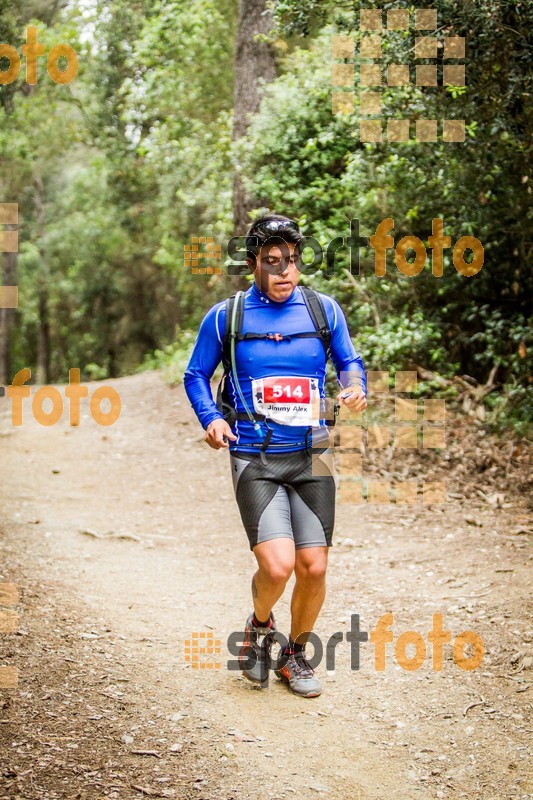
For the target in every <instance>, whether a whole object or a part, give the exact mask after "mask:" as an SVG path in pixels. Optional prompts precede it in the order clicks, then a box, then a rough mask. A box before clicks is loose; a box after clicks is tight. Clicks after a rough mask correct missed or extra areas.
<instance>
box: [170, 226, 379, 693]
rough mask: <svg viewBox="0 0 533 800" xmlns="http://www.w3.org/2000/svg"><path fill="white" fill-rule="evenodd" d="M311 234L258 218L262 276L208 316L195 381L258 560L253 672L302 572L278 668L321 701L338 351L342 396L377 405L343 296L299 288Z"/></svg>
mask: <svg viewBox="0 0 533 800" xmlns="http://www.w3.org/2000/svg"><path fill="white" fill-rule="evenodd" d="M302 239H303V237H302V234H301V233H300V229H299V227H298V225H297V223H296V222H294V221H293V220H290V219H288V218H287V217H283V216H279V215H275V214H269V215H267V216H263V217H261V218H259V219H257V220H256V221H255V222H254V223H253V225H252V226H251V227H250V229H249V231H248V233H247V234H246V240H245V241H246V251H247V263H248V265H249V267H250V270H251V271H252V272H253V276H254V283H253V284H252V286H251V288H250V289H248V291H246V292H245V293H244V296H243V305H242V306H241V307H240V310H239V308H236V304H237V300H238V298H235V299H234V300H232V301H229V302H231V303H232V305H231V306H228V301H223V302H221V303H217V304H216V305H214V306H213V307H212V308H211V309H210V310H209V311H208V313H207V314H206V316H205V318H204V320H203V322H202V324H201V327H200V331H199V334H198V338H197V341H196V344H195V347H194V350H193V353H192V356H191V359H190V361H189V364H188V367H187V369H186V371H185V378H184V384H185V390H186V392H187V395H188V397H189V400H190V402H191V405H192V407H193V409H194V411H195V413H196V415H197V417H198V419H199V421H200V423H201V425H202V426H203V428H204V429H205V431H206V434H205V441H206V442H207V444H208V445H209V446H210V447H212V448H214V449H215V450H218V449H220V448H228V447H229V451H230V464H231V470H232V478H233V485H234V490H235V496H236V500H237V503H238V506H239V510H240V514H241V518H242V522H243V525H244V527H245V529H246V533H247V535H248V539H249V542H250V548H251V550H252V551H253V553H254V556H255V558H256V559H257V565H258V568H257V571H256V572H255V574H254V576H253V578H252V601H253V613H251V614H250V616H249V617H248V619H247V621H246V626H245V639H244V642H243V649H242V650H241V655H240V658H239V663H240V666H241V668H242V671H243V673H244V675H245V676H246V677H247V678H248V679H249V680H251V681H255V682H257V683H264V681H265V664H264V661H265V652H264V648H263V647H262V645H261V644H260V642H264V641H265V638H264V637H268V638H267V641H268V639H270V638H271V637H272V634H273V633H274V632H275V631H276V627H275V620H274V614H273V612H272V609H273V607H274V605H275V603H276V602H277V600H279V598H280V597H281V595H282V594H283V591H284V589H285V585H286V583H287V581H288V580H289V578H290V576H291V575H292V573H293V572H294V573H295V578H296V582H295V585H294V590H293V593H292V600H291V631H290V637H289V640H288V645H287V646H286V647H284V648H283V649H282V654H281V658H280V659H279V660H278V664H277V667H278V668H277V669H276V670H275V672H276V675H277V676H278V677H280V678H282V679H283V680H284V681H286V682H287V683H288V685H289V687H290V688H291V690H292V691H293V692H294V693H295V694H298V695H301V696H303V697H317V696H318V695H319V694H320V693H321V691H322V686H321V683H320V681H319V679H318V678H317V677H316V676H315V674H314V670H313V669H312V668H311V666H310V665H309V662H308V661H307V659H306V657H305V645H306V642H307V639H308V636H309V633H310V632H311V631H312V630H313V627H314V625H315V622H316V620H317V617H318V614H319V613H320V609H321V608H322V604H323V602H324V597H325V591H326V580H325V576H326V567H327V558H328V548H329V547H330V546H331V540H332V535H333V525H334V517H335V479H334V477H333V473H332V470H331V468H329V469H328V468H326V469H325V468H324V467H323V466H322V467H320V465H318V464H317V461H318V460H321V461H322V462H323V463H326V462H327V457H328V456H329V459H330V461H329V463H330V464H331V460H332V454H331V449H330V447H329V437H328V433H327V427H325V425H326V422H327V420H326V419H325V418H323V417H324V416H325V414H324V413H323V412H322V413H321V412H320V409H321V408H322V409H324V406H325V403H326V401H325V400H324V399H323V398H325V397H326V392H325V386H324V382H325V375H326V361H327V357H328V356H329V357H330V358H331V360H332V362H333V364H334V366H335V368H336V371H337V377H338V380H339V384H340V386H342V387H343V388H342V390H341V391H340V392H339V394H338V395H337V401H338V403H339V404H343V405H345V406H346V407H347V408H348V409H349V410H350V411H351V412H353V413H356V414H357V413H360V412H362V411H363V410H364V409H365V408H366V376H365V370H364V366H363V362H362V359H361V357H360V356H359V355H358V353H357V352H356V351H355V349H354V346H353V344H352V341H351V339H350V334H349V331H348V327H347V324H346V320H345V318H344V315H343V313H342V311H341V308H340V306H339V305H338V303H337V302H336V301H335V300H334V299H333V298H332V297H329V296H328V295H325V294H318V293H315V292H313V291H311V290H309V289H305V288H302V287H299V286H298V285H297V284H298V280H299V278H300V269H299V268H300V267H301V252H300V243H301V241H302ZM317 304H318V307H317ZM313 309H314V310H313ZM226 316H228V319H226ZM239 328H240V330H239ZM319 328H320V330H319ZM228 332H229V333H228ZM228 342H229V345H228ZM231 343H233V346H232V347H231V348H230V352H229V354H228V347H229V346H230V345H231ZM220 361H222V362H223V363H224V365H225V371H226V376H225V381H226V383H225V389H224V392H223V393H222V401H223V402H221V401H220V398H219V402H218V404H216V403H215V402H214V401H213V397H212V394H211V388H210V379H211V377H212V375H213V373H214V371H215V369H216V367H217V366H218V364H219V363H220ZM321 398H322V402H321V400H320V399H321ZM321 445H322V446H321Z"/></svg>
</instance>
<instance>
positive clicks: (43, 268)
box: [33, 169, 50, 384]
mask: <svg viewBox="0 0 533 800" xmlns="http://www.w3.org/2000/svg"><path fill="white" fill-rule="evenodd" d="M33 189H34V194H33V202H34V205H35V216H36V219H37V230H38V236H39V253H40V268H39V277H38V279H37V296H38V300H39V337H38V342H37V369H36V376H35V379H36V382H37V383H40V384H46V383H48V377H49V373H50V314H49V308H48V278H49V276H48V264H47V261H46V253H45V249H44V234H45V216H44V189H43V181H42V178H41V174H40V172H39V170H38V169H36V170H35V172H34V174H33Z"/></svg>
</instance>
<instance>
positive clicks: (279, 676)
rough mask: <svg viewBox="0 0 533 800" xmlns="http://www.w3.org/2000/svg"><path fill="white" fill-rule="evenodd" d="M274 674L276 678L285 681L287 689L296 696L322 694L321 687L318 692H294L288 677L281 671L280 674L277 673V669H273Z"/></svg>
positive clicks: (316, 695)
mask: <svg viewBox="0 0 533 800" xmlns="http://www.w3.org/2000/svg"><path fill="white" fill-rule="evenodd" d="M274 674H275V676H276V678H279V679H280V680H281V681H283V683H285V684H286V685H287V686H288V687H289V689H290V691H291V692H292V694H295V695H296V697H305V698H308V697H320V695H321V694H322V689H321V690H320V691H319V692H309V693H308V694H304V693H303V692H296V691H295V690H294V689H293V688H292V686H291V683H290V681H289V679H288V678H286V677H285V675H283V673H281V674H280V673H278V671H277V670H274Z"/></svg>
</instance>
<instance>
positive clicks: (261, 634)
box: [239, 612, 277, 685]
mask: <svg viewBox="0 0 533 800" xmlns="http://www.w3.org/2000/svg"><path fill="white" fill-rule="evenodd" d="M253 616H254V615H253V613H252V614H250V616H249V617H248V619H247V620H246V625H245V627H244V642H243V645H242V647H241V651H240V653H239V664H240V667H241V670H242V673H243V675H244V676H245V678H248V680H249V681H253V683H260V684H263V685H268V673H269V669H270V648H271V646H272V635H273V634H274V633H275V632H276V630H277V629H276V621H275V619H274V614H273V613H272V612H270V620H271V623H272V624H271V625H270V626H269V627H267V628H257V627H256V626H255V625H254V624H253V622H252V619H253Z"/></svg>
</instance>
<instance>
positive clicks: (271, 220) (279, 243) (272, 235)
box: [246, 214, 303, 302]
mask: <svg viewBox="0 0 533 800" xmlns="http://www.w3.org/2000/svg"><path fill="white" fill-rule="evenodd" d="M302 239H303V236H302V234H301V233H300V228H299V227H298V224H297V223H296V222H294V220H292V219H289V218H288V217H283V216H280V215H279V214H267V215H265V216H263V217H259V218H258V219H256V220H255V222H254V223H253V224H252V225H251V226H250V229H249V230H248V233H247V234H246V254H247V259H248V263H249V265H250V269H251V270H252V271H253V273H254V278H255V283H256V285H257V286H258V287H259V288H260V289H261V291H263V292H264V293H265V294H266V295H268V297H270V299H271V300H275V301H277V302H283V301H284V300H287V298H288V297H289V296H290V295H291V294H292V291H293V289H294V287H295V286H296V284H297V283H298V280H299V277H300V270H299V265H300V260H301V251H300V243H301V241H302Z"/></svg>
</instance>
